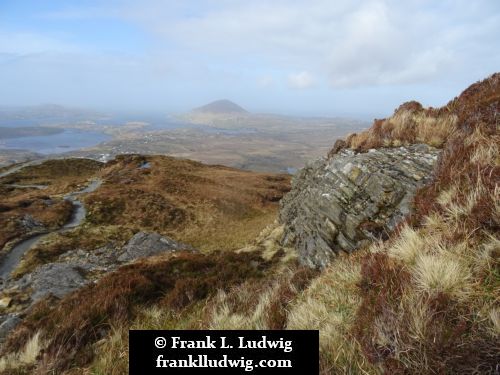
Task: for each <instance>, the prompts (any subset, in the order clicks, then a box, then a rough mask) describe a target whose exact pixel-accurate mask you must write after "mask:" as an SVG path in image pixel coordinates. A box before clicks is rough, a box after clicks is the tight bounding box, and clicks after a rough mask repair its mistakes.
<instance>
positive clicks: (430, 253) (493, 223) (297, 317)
mask: <svg viewBox="0 0 500 375" xmlns="http://www.w3.org/2000/svg"><path fill="white" fill-rule="evenodd" d="M398 112H399V115H398ZM401 113H405V115H404V116H402V115H401ZM499 113H500V75H499V74H495V75H493V76H491V77H489V78H487V79H486V80H484V81H482V82H478V83H477V84H474V85H472V86H471V87H470V88H469V89H467V90H466V91H464V93H462V95H460V96H459V97H458V98H456V99H454V100H453V101H451V102H450V103H449V104H448V105H447V106H445V107H443V108H440V109H423V108H421V106H420V105H418V104H417V103H410V104H407V105H405V106H402V107H401V108H400V109H399V110H398V111H396V114H395V116H393V117H396V119H394V118H389V119H387V120H381V121H376V122H375V124H374V126H373V127H372V128H371V129H370V130H368V131H367V132H366V133H361V134H360V135H356V136H351V137H348V138H347V139H346V140H345V141H344V144H343V145H342V144H338V145H337V146H338V147H336V149H338V148H340V147H352V148H356V149H358V150H360V151H365V150H367V149H369V148H371V147H380V146H384V145H385V146H388V147H397V146H400V145H404V144H405V143H414V142H427V143H430V144H433V145H435V146H439V147H441V148H442V149H443V152H442V154H441V157H440V160H439V162H438V166H437V168H436V171H435V175H434V178H433V181H432V183H431V185H429V186H427V187H425V188H424V189H422V190H421V191H420V192H419V193H418V194H417V196H416V198H415V213H414V215H413V216H412V217H410V218H408V220H407V221H406V222H405V223H403V224H402V225H401V226H400V227H399V228H398V230H397V231H396V232H395V233H393V234H392V236H391V237H390V238H389V239H388V240H387V241H385V242H377V243H374V244H373V245H372V246H370V247H369V248H367V249H364V250H361V251H358V252H356V253H353V254H351V255H348V256H347V255H346V256H339V257H338V258H337V259H336V261H335V262H333V263H332V264H331V265H330V266H329V267H327V268H326V269H324V270H323V271H322V272H321V273H320V274H319V275H317V274H316V273H314V272H312V271H308V270H303V269H301V268H297V266H296V265H295V264H294V262H295V261H294V260H292V261H288V262H287V261H286V258H287V257H286V256H285V254H286V251H287V250H286V249H280V248H279V246H278V245H277V243H278V242H277V241H275V239H274V237H275V236H276V235H279V233H280V231H279V228H275V229H272V230H270V231H268V233H267V235H266V236H268V237H267V238H266V237H265V236H264V238H261V241H262V243H263V244H264V243H267V244H269V246H270V249H266V251H268V250H273V251H270V254H271V255H270V256H268V257H267V259H270V260H269V261H264V260H262V259H259V258H260V255H259V254H260V253H252V252H248V251H245V252H241V253H240V254H237V255H234V254H233V253H232V252H222V253H214V254H208V255H201V254H197V255H192V254H190V255H186V256H181V258H182V261H179V260H177V262H180V264H182V266H179V267H185V268H183V269H185V270H186V272H179V273H178V274H177V275H176V277H175V279H172V277H171V276H169V275H168V272H165V271H168V270H170V271H171V270H172V267H178V266H177V265H175V266H174V264H176V261H175V258H169V257H167V258H156V259H150V260H145V261H142V262H139V263H137V264H132V265H130V266H127V267H128V268H126V267H125V268H124V270H125V272H124V273H123V275H122V270H119V271H118V272H116V273H114V274H110V275H108V276H107V277H105V278H103V279H101V280H100V282H99V283H98V284H97V285H95V286H92V287H88V288H85V289H82V290H80V291H79V292H76V293H74V294H72V295H70V296H68V297H66V298H65V299H63V300H62V301H61V302H59V303H56V304H54V306H53V307H50V303H49V302H48V301H46V302H43V303H41V304H40V305H39V306H37V307H36V308H35V309H34V310H33V311H31V312H30V314H29V315H28V318H27V320H26V322H25V323H24V324H23V325H22V326H21V327H20V328H19V329H18V330H16V331H15V332H14V334H13V335H11V337H10V338H9V342H8V346H7V349H5V350H4V353H6V354H7V355H5V356H4V358H6V359H4V360H3V362H0V368H3V369H6V368H9V367H8V366H7V365H8V364H9V363H10V364H13V363H24V364H25V365H24V366H15V365H12V367H10V368H9V369H15V370H13V371H18V372H17V373H18V374H26V373H33V372H34V371H35V370H36V371H38V372H39V373H43V372H42V371H47V370H49V369H58V370H60V373H64V370H63V369H65V370H67V371H66V374H85V373H89V372H90V373H95V374H112V375H115V374H116V375H117V374H122V373H124V372H125V371H126V369H127V332H128V329H129V328H133V329H147V328H152V329H161V328H169V329H182V328H245V329H255V328H283V327H284V328H287V329H319V330H320V361H321V363H320V367H321V373H322V374H381V373H384V374H429V375H430V374H494V373H495V371H498V358H500V349H499V348H500V339H499V337H500V300H499V296H500V261H499V258H500V238H499V232H500V231H499V229H500V228H499V223H500V205H499V203H498V202H500V196H499V195H500V194H499V193H500V189H499V187H498V185H499V182H500V181H499V178H500V177H499V168H500V153H499V147H500V135H499V131H498V130H499V129H498V125H499V118H498V114H499ZM399 117H401V118H399ZM429 119H430V120H429ZM384 124H385V125H384ZM431 125H432V126H431ZM433 126H435V127H437V129H438V130H439V131H436V132H435V133H434V132H432V127H433ZM420 127H422V129H426V130H422V129H421V128H420ZM426 127H431V130H429V129H427V128H426ZM402 129H406V130H408V131H409V133H408V134H406V133H405V132H404V131H402ZM434 134H437V135H438V136H437V138H433V137H431V135H434ZM333 153H334V152H333ZM131 158H132V159H127V160H132V162H133V163H135V164H133V165H135V166H136V165H137V163H136V162H135V161H133V157H131ZM148 160H149V159H148ZM122 162H123V161H120V160H119V161H118V162H117V163H122ZM152 165H153V168H152V170H151V171H150V172H149V173H153V172H154V160H153V163H152ZM120 169H121V168H118V167H117V168H116V171H115V172H116V175H115V176H116V178H117V180H116V181H117V182H119V181H121V182H122V183H123V184H125V185H126V182H127V179H128V178H132V180H133V181H132V182H131V184H132V185H135V188H136V189H139V190H140V189H146V187H139V185H140V181H141V178H140V176H141V175H140V174H139V173H144V172H137V169H136V168H135V167H131V171H130V172H120ZM193 171H194V172H195V174H197V176H198V177H200V178H204V177H205V178H207V176H206V175H203V173H202V172H200V171H197V170H196V168H194V169H193ZM108 173H114V172H113V171H112V170H111V169H110V170H109V171H108ZM122 173H123V174H122ZM147 173H148V172H146V174H147ZM122 178H123V179H122ZM134 179H136V180H134ZM175 180H176V181H182V180H183V178H182V176H178V177H176V178H175ZM148 181H153V180H148ZM155 181H156V182H159V181H160V179H158V177H156V179H155ZM268 182H269V183H271V182H270V181H268ZM163 186H166V185H163ZM181 186H183V185H181ZM208 186H209V189H214V190H215V191H216V190H217V189H216V188H215V187H214V186H210V185H208ZM257 186H259V185H258V184H257ZM169 188H170V189H171V190H173V187H172V185H170V187H169ZM241 188H242V189H244V187H241ZM249 188H250V187H249ZM242 191H244V190H242ZM148 192H149V193H150V194H153V193H158V194H160V195H162V197H166V196H168V198H169V199H171V200H172V201H175V199H179V200H181V196H182V194H190V196H193V197H195V201H197V199H199V195H198V194H201V193H200V192H199V190H198V189H196V188H193V187H190V186H189V183H187V186H183V187H182V193H180V192H179V193H178V194H176V192H175V191H174V192H173V193H170V192H169V194H168V195H163V194H162V193H160V192H158V191H154V192H153V191H148ZM110 193H111V192H110ZM265 195H266V194H264V196H265ZM252 196H253V197H255V195H252ZM259 196H260V198H259V199H257V200H258V201H260V199H262V194H260V195H259ZM103 198H104V197H103ZM88 199H89V200H91V199H94V198H92V196H89V197H88ZM148 199H153V198H148ZM246 199H250V200H251V201H254V198H246ZM270 201H273V199H270ZM212 203H213V204H214V205H215V202H212ZM134 207H135V206H132V208H129V207H127V206H126V202H125V205H124V209H123V211H122V212H124V213H126V212H133V210H138V208H134ZM176 207H179V206H176ZM212 207H213V206H210V208H212ZM216 207H219V208H220V207H221V206H216ZM223 207H227V205H226V206H223ZM127 210H131V211H127ZM205 210H208V209H205ZM205 210H203V212H206V211H205ZM224 212H229V213H231V210H227V211H224ZM197 214H199V213H197ZM99 217H100V216H99V215H98V216H96V218H97V219H98V220H99ZM184 218H185V219H184V220H186V221H184V223H186V222H187V223H190V222H191V221H190V220H192V218H191V217H190V216H189V215H185V216H184ZM113 220H115V219H113ZM117 220H119V219H117ZM200 220H201V219H200ZM212 223H214V222H213V221H212ZM215 223H217V221H215ZM181 227H182V225H181V226H179V227H175V225H174V226H173V227H172V228H174V229H172V233H179V234H182V229H181ZM193 227H194V224H193ZM207 227H208V225H207ZM169 230H170V229H169ZM270 233H271V234H272V235H271V234H270ZM207 238H209V239H210V238H212V239H213V237H210V236H207ZM272 254H274V255H272ZM240 257H241V258H240ZM248 257H249V258H248ZM212 261H214V262H215V261H216V262H220V267H221V268H218V266H216V265H210V266H207V268H203V267H205V265H206V262H208V263H211V262H212ZM191 262H194V265H192V266H191V265H189V264H190V263H191ZM227 262H229V263H230V264H228V263H227ZM252 264H253V265H255V267H253V266H251V265H252ZM198 265H199V266H200V267H201V269H203V271H204V272H203V275H202V274H201V272H199V271H200V269H198V268H197V266H198ZM229 265H231V267H232V268H227V267H228V266H229ZM287 266H288V267H287ZM248 267H253V268H248ZM193 270H194V272H193ZM233 270H234V271H233ZM214 274H216V275H217V276H215V278H211V276H213V275H214ZM205 276H207V277H208V278H209V280H210V282H209V283H208V284H207V283H206V280H205ZM125 277H126V278H127V280H128V279H130V280H132V281H133V283H126V285H124V283H123V280H125ZM174 281H175V284H174V285H173V286H172V283H173V282H174ZM169 283H170V284H169ZM212 284H213V285H212ZM212 286H213V288H212ZM159 291H161V292H162V293H163V295H162V296H160V295H159V293H158V292H159ZM91 292H92V293H91ZM110 296H113V297H116V298H115V299H116V300H113V299H112V298H109V297H110ZM93 301H98V302H99V303H98V304H96V305H95V306H94V304H93ZM78 304H81V305H80V306H79V307H80V309H79V310H81V311H79V310H78V311H77V310H76V305H78ZM65 309H66V310H65ZM64 311H70V312H72V313H73V312H74V314H68V313H67V312H66V313H64ZM73 315H74V316H73ZM56 318H59V319H61V321H62V322H63V324H56V322H57V320H56ZM79 327H83V328H85V330H83V331H82V330H80V328H79ZM70 332H77V334H75V335H74V337H68V335H69V334H70ZM51 338H52V339H51ZM66 340H70V341H69V342H71V343H72V345H73V347H77V348H78V352H68V353H67V351H68V350H67V349H68V346H65V345H66V342H67V341H66ZM40 353H43V354H42V355H40ZM9 361H10V362H9ZM16 361H17V362H16ZM2 366H3V367H2ZM30 366H31V367H30ZM6 371H10V370H6ZM4 373H9V374H12V373H13V372H12V371H11V372H4Z"/></svg>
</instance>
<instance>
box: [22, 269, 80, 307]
mask: <svg viewBox="0 0 500 375" xmlns="http://www.w3.org/2000/svg"><path fill="white" fill-rule="evenodd" d="M16 284H17V285H19V286H20V287H21V288H22V289H25V288H27V287H29V288H31V290H32V295H31V299H32V300H33V301H38V300H40V299H42V298H43V297H45V296H48V295H54V296H56V297H58V298H62V297H64V296H65V295H66V294H68V293H70V292H72V291H73V290H76V289H79V288H81V287H82V286H84V285H85V284H87V280H86V279H85V277H84V275H83V274H82V270H81V269H80V268H79V267H78V266H75V265H73V264H68V263H48V264H45V265H43V266H40V267H38V268H37V269H36V270H35V271H34V272H32V273H30V274H28V275H25V276H23V277H22V278H21V279H20V280H19V282H17V283H16Z"/></svg>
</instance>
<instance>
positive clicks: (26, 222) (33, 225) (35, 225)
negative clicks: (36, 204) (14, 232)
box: [19, 214, 44, 230]
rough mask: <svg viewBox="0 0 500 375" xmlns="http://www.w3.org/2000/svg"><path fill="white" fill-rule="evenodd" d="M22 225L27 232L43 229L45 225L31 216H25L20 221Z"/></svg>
mask: <svg viewBox="0 0 500 375" xmlns="http://www.w3.org/2000/svg"><path fill="white" fill-rule="evenodd" d="M19 222H20V224H21V225H22V226H23V227H24V228H26V229H27V230H34V229H40V228H43V227H44V226H43V224H42V223H40V222H39V221H37V220H35V218H34V217H33V216H31V215H28V214H26V215H24V216H23V217H22V218H21V219H20V220H19Z"/></svg>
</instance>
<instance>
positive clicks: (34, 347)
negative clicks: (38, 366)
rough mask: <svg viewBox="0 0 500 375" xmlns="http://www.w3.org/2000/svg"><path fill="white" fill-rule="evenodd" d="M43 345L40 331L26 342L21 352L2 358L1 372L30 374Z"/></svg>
mask: <svg viewBox="0 0 500 375" xmlns="http://www.w3.org/2000/svg"><path fill="white" fill-rule="evenodd" d="M43 346H44V345H43V343H42V342H41V340H40V331H38V332H36V333H35V334H34V335H33V336H32V337H31V338H30V339H29V340H28V341H27V342H26V345H25V346H24V347H23V348H22V349H21V350H20V351H19V352H17V353H12V354H9V355H6V356H3V357H2V358H0V373H2V374H13V373H18V374H23V373H26V374H28V373H29V369H30V367H31V366H33V365H34V364H35V362H36V360H37V358H38V356H39V355H40V352H41V350H42V348H43Z"/></svg>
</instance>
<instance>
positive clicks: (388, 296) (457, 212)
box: [349, 74, 500, 374]
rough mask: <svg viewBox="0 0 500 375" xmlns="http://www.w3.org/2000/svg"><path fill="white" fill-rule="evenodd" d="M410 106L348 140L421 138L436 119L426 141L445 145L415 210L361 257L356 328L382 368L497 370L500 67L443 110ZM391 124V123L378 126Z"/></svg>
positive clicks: (426, 371) (461, 371)
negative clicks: (404, 132) (401, 129)
mask: <svg viewBox="0 0 500 375" xmlns="http://www.w3.org/2000/svg"><path fill="white" fill-rule="evenodd" d="M411 107H412V108H410V109H408V108H404V109H401V108H400V109H399V110H398V111H396V113H395V115H394V116H393V117H392V118H390V119H388V120H383V121H376V122H375V124H374V126H373V127H372V128H371V129H370V130H369V131H368V132H367V133H366V134H365V135H359V136H354V137H351V138H350V139H349V145H350V146H351V147H354V148H360V149H366V148H370V147H373V145H374V144H377V142H379V143H378V145H382V144H392V145H394V142H395V141H403V142H405V141H406V142H415V141H417V142H418V141H419V136H418V134H420V133H421V132H422V131H423V132H424V133H425V132H426V131H427V129H426V126H427V123H426V121H428V120H425V119H428V118H433V120H432V123H433V124H434V126H436V127H437V132H436V134H437V135H438V138H439V142H437V141H433V140H432V139H430V140H431V142H430V143H431V144H433V143H434V145H440V144H441V143H442V147H443V152H442V154H441V156H440V159H439V162H438V166H437V168H436V170H435V175H434V180H433V182H432V183H431V184H430V185H429V186H427V187H425V188H423V189H422V190H421V191H420V192H419V193H418V194H417V196H416V199H415V208H416V212H415V215H414V216H413V217H412V218H411V220H410V221H409V223H408V224H406V226H403V227H401V228H400V231H399V232H398V233H396V234H395V235H394V236H393V238H392V239H391V240H390V241H388V242H387V243H386V244H382V245H380V246H379V247H377V248H375V249H374V250H373V251H372V253H371V254H369V255H367V256H366V257H365V258H364V259H363V261H362V268H361V277H362V278H361V280H360V283H359V285H360V288H361V289H360V290H361V295H362V303H361V305H360V307H359V309H358V312H357V317H356V325H355V327H356V328H355V330H354V331H355V334H356V337H357V339H358V340H359V342H360V344H361V346H362V348H363V352H364V354H365V355H366V356H367V358H368V359H369V360H370V361H371V362H373V363H375V364H379V365H381V366H382V368H383V369H384V370H385V372H386V373H391V374H397V373H401V374H403V373H421V374H445V373H446V374H470V373H481V374H483V373H484V374H486V373H494V372H495V371H498V358H499V357H500V338H499V337H500V336H499V334H500V325H499V321H500V320H499V318H500V316H499V313H500V305H499V296H500V268H499V266H500V262H499V257H500V247H499V245H500V238H499V237H498V235H499V233H500V206H499V202H500V189H499V183H500V154H499V147H500V133H499V124H500V74H494V75H492V76H491V77H489V78H487V79H486V80H484V81H482V82H478V83H476V84H474V85H472V86H471V87H469V88H468V89H467V90H465V91H464V92H463V93H462V94H461V95H460V96H459V97H458V98H455V99H454V100H452V101H451V102H450V103H449V104H448V105H447V106H445V107H443V108H441V109H438V110H432V109H431V110H424V109H422V108H421V107H420V106H418V105H414V104H413V105H412V106H411ZM402 111H403V112H402ZM401 113H403V114H404V116H409V115H408V114H412V118H413V119H414V120H415V121H414V123H412V126H413V130H414V131H413V132H412V133H410V136H409V137H408V138H407V139H402V137H401V135H400V134H399V133H397V132H395V131H396V130H397V129H398V126H399V124H405V122H404V121H403V122H399V121H400V120H399V118H400V117H401ZM421 116H425V118H424V120H420V121H423V122H419V120H418V118H419V117H421ZM394 119H396V121H394ZM388 124H396V125H395V126H394V127H393V128H392V129H391V131H389V132H385V130H384V129H387V126H388ZM421 124H423V129H422V128H419V126H420V125H421ZM446 128H448V129H446ZM430 133H432V127H431V131H430ZM415 134H416V135H415ZM361 139H364V141H362V142H360V140H361ZM421 141H425V137H422V138H421ZM380 142H382V144H381V143H380ZM384 142H385V143H384ZM495 369H496V370H495Z"/></svg>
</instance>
